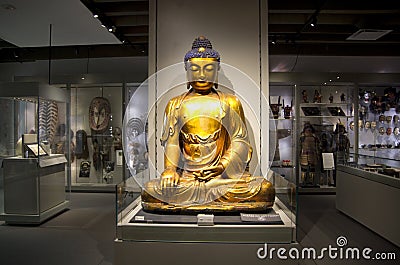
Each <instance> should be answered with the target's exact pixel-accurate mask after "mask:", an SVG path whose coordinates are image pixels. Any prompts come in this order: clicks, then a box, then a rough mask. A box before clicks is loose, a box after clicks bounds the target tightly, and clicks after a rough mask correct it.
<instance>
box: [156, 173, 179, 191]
mask: <svg viewBox="0 0 400 265" xmlns="http://www.w3.org/2000/svg"><path fill="white" fill-rule="evenodd" d="M179 179H180V175H179V174H178V173H177V172H176V170H174V169H169V168H167V169H165V170H164V172H163V173H162V174H161V183H160V184H161V185H160V186H161V190H162V193H163V194H166V195H171V194H172V193H173V188H175V187H176V186H177V185H178V183H179Z"/></svg>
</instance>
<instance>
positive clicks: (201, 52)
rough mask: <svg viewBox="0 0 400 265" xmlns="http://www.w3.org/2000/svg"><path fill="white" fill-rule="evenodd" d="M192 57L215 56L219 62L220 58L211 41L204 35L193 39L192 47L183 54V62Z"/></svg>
mask: <svg viewBox="0 0 400 265" xmlns="http://www.w3.org/2000/svg"><path fill="white" fill-rule="evenodd" d="M192 58H215V59H216V60H217V61H218V62H220V60H221V58H220V56H219V53H218V52H217V51H216V50H213V48H212V45H211V42H210V41H209V40H208V39H207V38H206V37H204V36H200V37H198V38H196V39H195V40H194V41H193V44H192V49H191V50H190V51H188V52H187V53H186V55H185V58H184V62H187V61H188V60H189V59H192Z"/></svg>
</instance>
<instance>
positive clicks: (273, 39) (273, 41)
mask: <svg viewBox="0 0 400 265" xmlns="http://www.w3.org/2000/svg"><path fill="white" fill-rule="evenodd" d="M271 43H272V44H273V45H275V44H276V36H273V37H272V41H271Z"/></svg>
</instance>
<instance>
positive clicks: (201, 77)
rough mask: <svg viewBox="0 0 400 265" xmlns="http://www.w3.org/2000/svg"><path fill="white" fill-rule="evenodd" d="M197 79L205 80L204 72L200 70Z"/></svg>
mask: <svg viewBox="0 0 400 265" xmlns="http://www.w3.org/2000/svg"><path fill="white" fill-rule="evenodd" d="M199 79H200V80H201V81H204V80H206V75H205V74H204V70H201V71H200V75H199Z"/></svg>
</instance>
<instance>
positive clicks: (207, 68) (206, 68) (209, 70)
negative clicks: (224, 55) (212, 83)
mask: <svg viewBox="0 0 400 265" xmlns="http://www.w3.org/2000/svg"><path fill="white" fill-rule="evenodd" d="M214 69H215V68H214V65H212V64H208V65H206V66H205V67H204V70H206V71H208V72H211V71H214Z"/></svg>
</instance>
